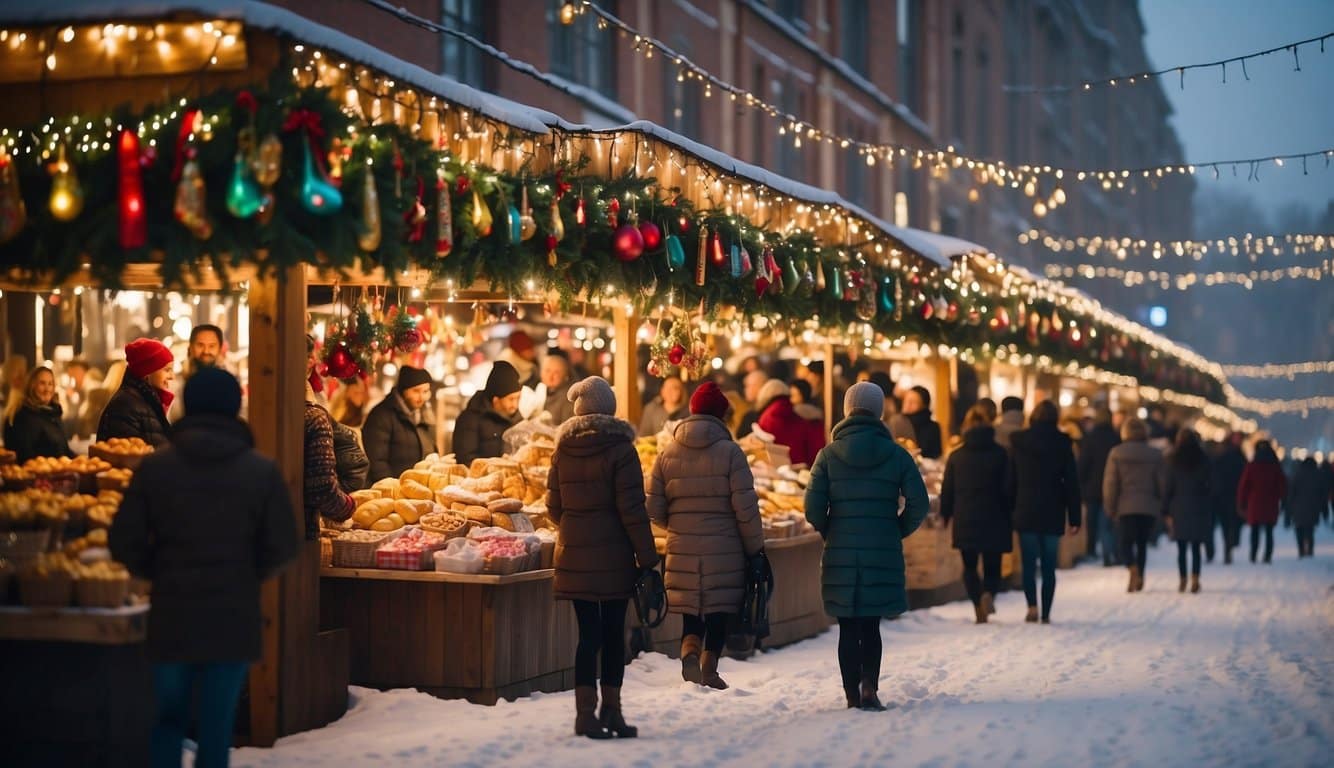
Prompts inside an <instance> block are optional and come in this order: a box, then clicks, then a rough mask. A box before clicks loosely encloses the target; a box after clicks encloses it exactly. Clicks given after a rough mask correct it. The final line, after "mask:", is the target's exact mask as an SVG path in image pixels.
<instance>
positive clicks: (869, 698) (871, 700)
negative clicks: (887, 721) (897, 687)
mask: <svg viewBox="0 0 1334 768" xmlns="http://www.w3.org/2000/svg"><path fill="white" fill-rule="evenodd" d="M878 684H879V681H878V680H863V681H862V688H861V703H860V704H858V708H860V709H864V710H866V711H867V712H884V711H885V705H884V704H881V703H880V697H879V696H877V695H876V688H877V686H878Z"/></svg>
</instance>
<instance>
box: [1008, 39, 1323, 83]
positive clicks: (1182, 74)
mask: <svg viewBox="0 0 1334 768" xmlns="http://www.w3.org/2000/svg"><path fill="white" fill-rule="evenodd" d="M1331 38H1334V32H1326V33H1325V34H1323V35H1320V36H1319V37H1308V38H1306V39H1305V40H1298V41H1296V42H1292V43H1285V44H1283V45H1280V46H1276V47H1274V48H1267V49H1265V50H1263V51H1256V52H1254V53H1248V54H1245V55H1242V56H1233V57H1231V58H1227V59H1219V60H1217V61H1206V62H1201V63H1198V64H1179V65H1177V66H1175V67H1166V68H1164V69H1157V70H1152V71H1147V72H1135V73H1130V74H1122V75H1113V76H1111V77H1104V78H1100V79H1097V80H1083V81H1080V82H1079V83H1078V84H1075V85H1061V84H1053V85H1015V84H1006V85H1003V86H1001V88H1002V90H1004V91H1005V92H1006V93H1068V92H1070V91H1075V92H1078V93H1087V92H1089V91H1093V90H1102V89H1110V88H1126V87H1130V86H1135V85H1143V84H1145V83H1149V82H1152V81H1153V80H1154V79H1155V78H1159V77H1162V76H1164V75H1170V74H1175V75H1177V77H1178V86H1179V87H1180V88H1181V89H1183V90H1184V89H1185V87H1186V72H1187V71H1190V70H1195V69H1213V68H1214V67H1218V68H1219V69H1220V70H1221V71H1222V78H1223V79H1222V82H1223V83H1225V84H1226V83H1227V81H1228V80H1227V67H1228V65H1229V64H1239V65H1241V76H1242V78H1243V79H1245V80H1250V79H1251V75H1250V73H1249V72H1248V71H1247V70H1246V62H1247V61H1251V60H1253V59H1258V58H1262V57H1264V56H1270V55H1273V54H1276V53H1291V54H1292V71H1294V72H1300V71H1302V62H1301V48H1302V46H1304V45H1318V46H1319V48H1320V53H1324V52H1325V41H1326V40H1329V39H1331Z"/></svg>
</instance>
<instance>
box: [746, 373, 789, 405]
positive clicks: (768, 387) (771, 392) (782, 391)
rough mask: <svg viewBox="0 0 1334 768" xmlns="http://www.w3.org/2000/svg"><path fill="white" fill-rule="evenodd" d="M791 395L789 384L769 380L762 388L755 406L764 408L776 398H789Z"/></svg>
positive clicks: (777, 380) (778, 380)
mask: <svg viewBox="0 0 1334 768" xmlns="http://www.w3.org/2000/svg"><path fill="white" fill-rule="evenodd" d="M790 394H791V393H790V391H789V390H788V387H787V384H786V383H784V382H783V380H782V379H769V380H768V381H766V382H764V386H762V387H760V394H759V395H757V396H756V398H755V405H757V406H759V407H760V408H763V407H764V406H766V405H768V404H769V403H771V402H773V399H774V398H775V397H788V396H790Z"/></svg>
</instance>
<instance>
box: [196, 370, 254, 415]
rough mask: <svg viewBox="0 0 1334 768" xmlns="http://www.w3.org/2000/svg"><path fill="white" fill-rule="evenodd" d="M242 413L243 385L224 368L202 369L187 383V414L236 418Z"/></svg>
mask: <svg viewBox="0 0 1334 768" xmlns="http://www.w3.org/2000/svg"><path fill="white" fill-rule="evenodd" d="M240 411H241V385H240V383H238V382H237V381H236V377H235V376H233V375H231V374H230V373H228V372H227V371H225V370H223V369H222V368H200V369H199V370H198V371H196V372H195V375H193V376H191V377H190V380H189V381H187V382H185V413H186V415H187V416H194V415H197V414H201V413H214V414H218V415H220V416H233V417H234V416H236V414H238V413H240Z"/></svg>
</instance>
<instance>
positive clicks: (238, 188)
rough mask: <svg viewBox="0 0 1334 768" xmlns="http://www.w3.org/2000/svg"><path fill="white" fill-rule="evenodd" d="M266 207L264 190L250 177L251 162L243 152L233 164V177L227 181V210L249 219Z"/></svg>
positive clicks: (238, 153) (238, 154) (237, 154)
mask: <svg viewBox="0 0 1334 768" xmlns="http://www.w3.org/2000/svg"><path fill="white" fill-rule="evenodd" d="M263 207H264V191H263V190H261V189H260V188H259V185H258V184H256V183H255V180H254V179H252V178H251V177H250V164H249V163H248V162H246V157H245V155H244V154H242V153H241V152H237V153H236V160H235V161H234V162H233V164H232V179H231V181H230V182H228V183H227V211H228V212H229V213H231V215H233V216H235V217H236V218H238V219H248V218H250V217H251V216H254V215H255V214H257V213H259V212H260V210H261V209H262V208H263Z"/></svg>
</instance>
